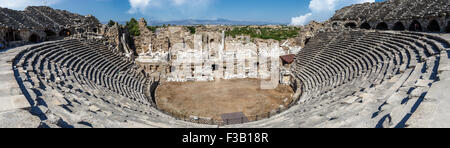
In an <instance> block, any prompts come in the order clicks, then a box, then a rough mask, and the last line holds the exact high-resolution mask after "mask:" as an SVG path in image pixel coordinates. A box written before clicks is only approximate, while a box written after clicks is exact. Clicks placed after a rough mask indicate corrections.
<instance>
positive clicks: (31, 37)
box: [28, 34, 40, 43]
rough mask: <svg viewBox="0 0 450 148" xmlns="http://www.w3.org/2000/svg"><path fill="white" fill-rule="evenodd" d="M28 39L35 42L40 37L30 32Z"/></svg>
mask: <svg viewBox="0 0 450 148" xmlns="http://www.w3.org/2000/svg"><path fill="white" fill-rule="evenodd" d="M28 41H30V42H33V43H37V42H39V41H40V37H39V36H38V35H36V34H32V35H31V36H30V38H28Z"/></svg>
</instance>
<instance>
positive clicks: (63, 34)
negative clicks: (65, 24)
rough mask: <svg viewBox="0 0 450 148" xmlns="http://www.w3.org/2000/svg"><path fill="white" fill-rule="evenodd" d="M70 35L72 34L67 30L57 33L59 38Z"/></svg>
mask: <svg viewBox="0 0 450 148" xmlns="http://www.w3.org/2000/svg"><path fill="white" fill-rule="evenodd" d="M70 35H72V32H71V31H70V30H69V29H63V30H61V31H59V36H62V37H68V36H70Z"/></svg>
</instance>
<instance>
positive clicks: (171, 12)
mask: <svg viewBox="0 0 450 148" xmlns="http://www.w3.org/2000/svg"><path fill="white" fill-rule="evenodd" d="M31 1H33V2H30V0H0V6H1V7H8V8H11V9H19V10H20V9H23V8H24V7H25V6H27V5H44V4H46V5H50V6H52V7H54V8H57V9H64V10H68V11H71V12H76V13H79V14H83V15H86V14H92V15H94V16H96V17H97V18H99V20H100V21H108V20H110V19H112V20H116V21H125V20H129V19H130V18H131V17H135V18H141V17H143V18H146V19H147V20H149V19H150V20H159V21H169V20H182V19H216V18H225V19H231V20H246V21H263V22H277V23H286V24H289V23H293V22H297V23H300V24H302V23H303V24H304V23H305V22H309V21H310V20H314V19H318V20H319V21H322V20H324V19H326V18H329V17H330V15H332V14H333V13H334V11H335V9H338V8H340V7H343V6H345V5H349V4H353V3H361V2H366V1H375V0H31ZM43 1H46V2H45V3H44V2H43ZM376 1H381V0H376Z"/></svg>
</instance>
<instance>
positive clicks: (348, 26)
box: [344, 22, 356, 29]
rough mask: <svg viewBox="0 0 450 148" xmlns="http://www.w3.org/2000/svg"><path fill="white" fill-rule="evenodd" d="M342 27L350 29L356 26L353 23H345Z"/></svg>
mask: <svg viewBox="0 0 450 148" xmlns="http://www.w3.org/2000/svg"><path fill="white" fill-rule="evenodd" d="M344 26H345V28H352V29H354V28H356V24H355V23H353V22H351V23H347V24H345V25H344Z"/></svg>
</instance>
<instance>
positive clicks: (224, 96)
mask: <svg viewBox="0 0 450 148" xmlns="http://www.w3.org/2000/svg"><path fill="white" fill-rule="evenodd" d="M259 84H260V81H259V80H258V79H238V80H221V81H216V82H168V83H164V84H162V85H161V86H159V87H158V88H157V91H156V103H157V105H158V108H160V109H163V110H166V111H171V112H176V113H178V114H185V115H188V116H190V115H192V116H198V117H203V118H213V119H218V120H220V119H221V117H220V116H221V114H224V113H234V112H243V113H244V114H245V115H246V116H247V117H249V116H255V115H261V114H263V113H267V112H271V111H272V110H275V109H278V108H279V107H280V105H284V106H287V105H288V104H289V103H290V102H291V101H292V97H291V95H292V94H293V93H294V91H293V90H292V88H291V87H290V86H287V85H279V86H278V88H276V89H273V90H261V89H260V88H259V86H260V85H259Z"/></svg>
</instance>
